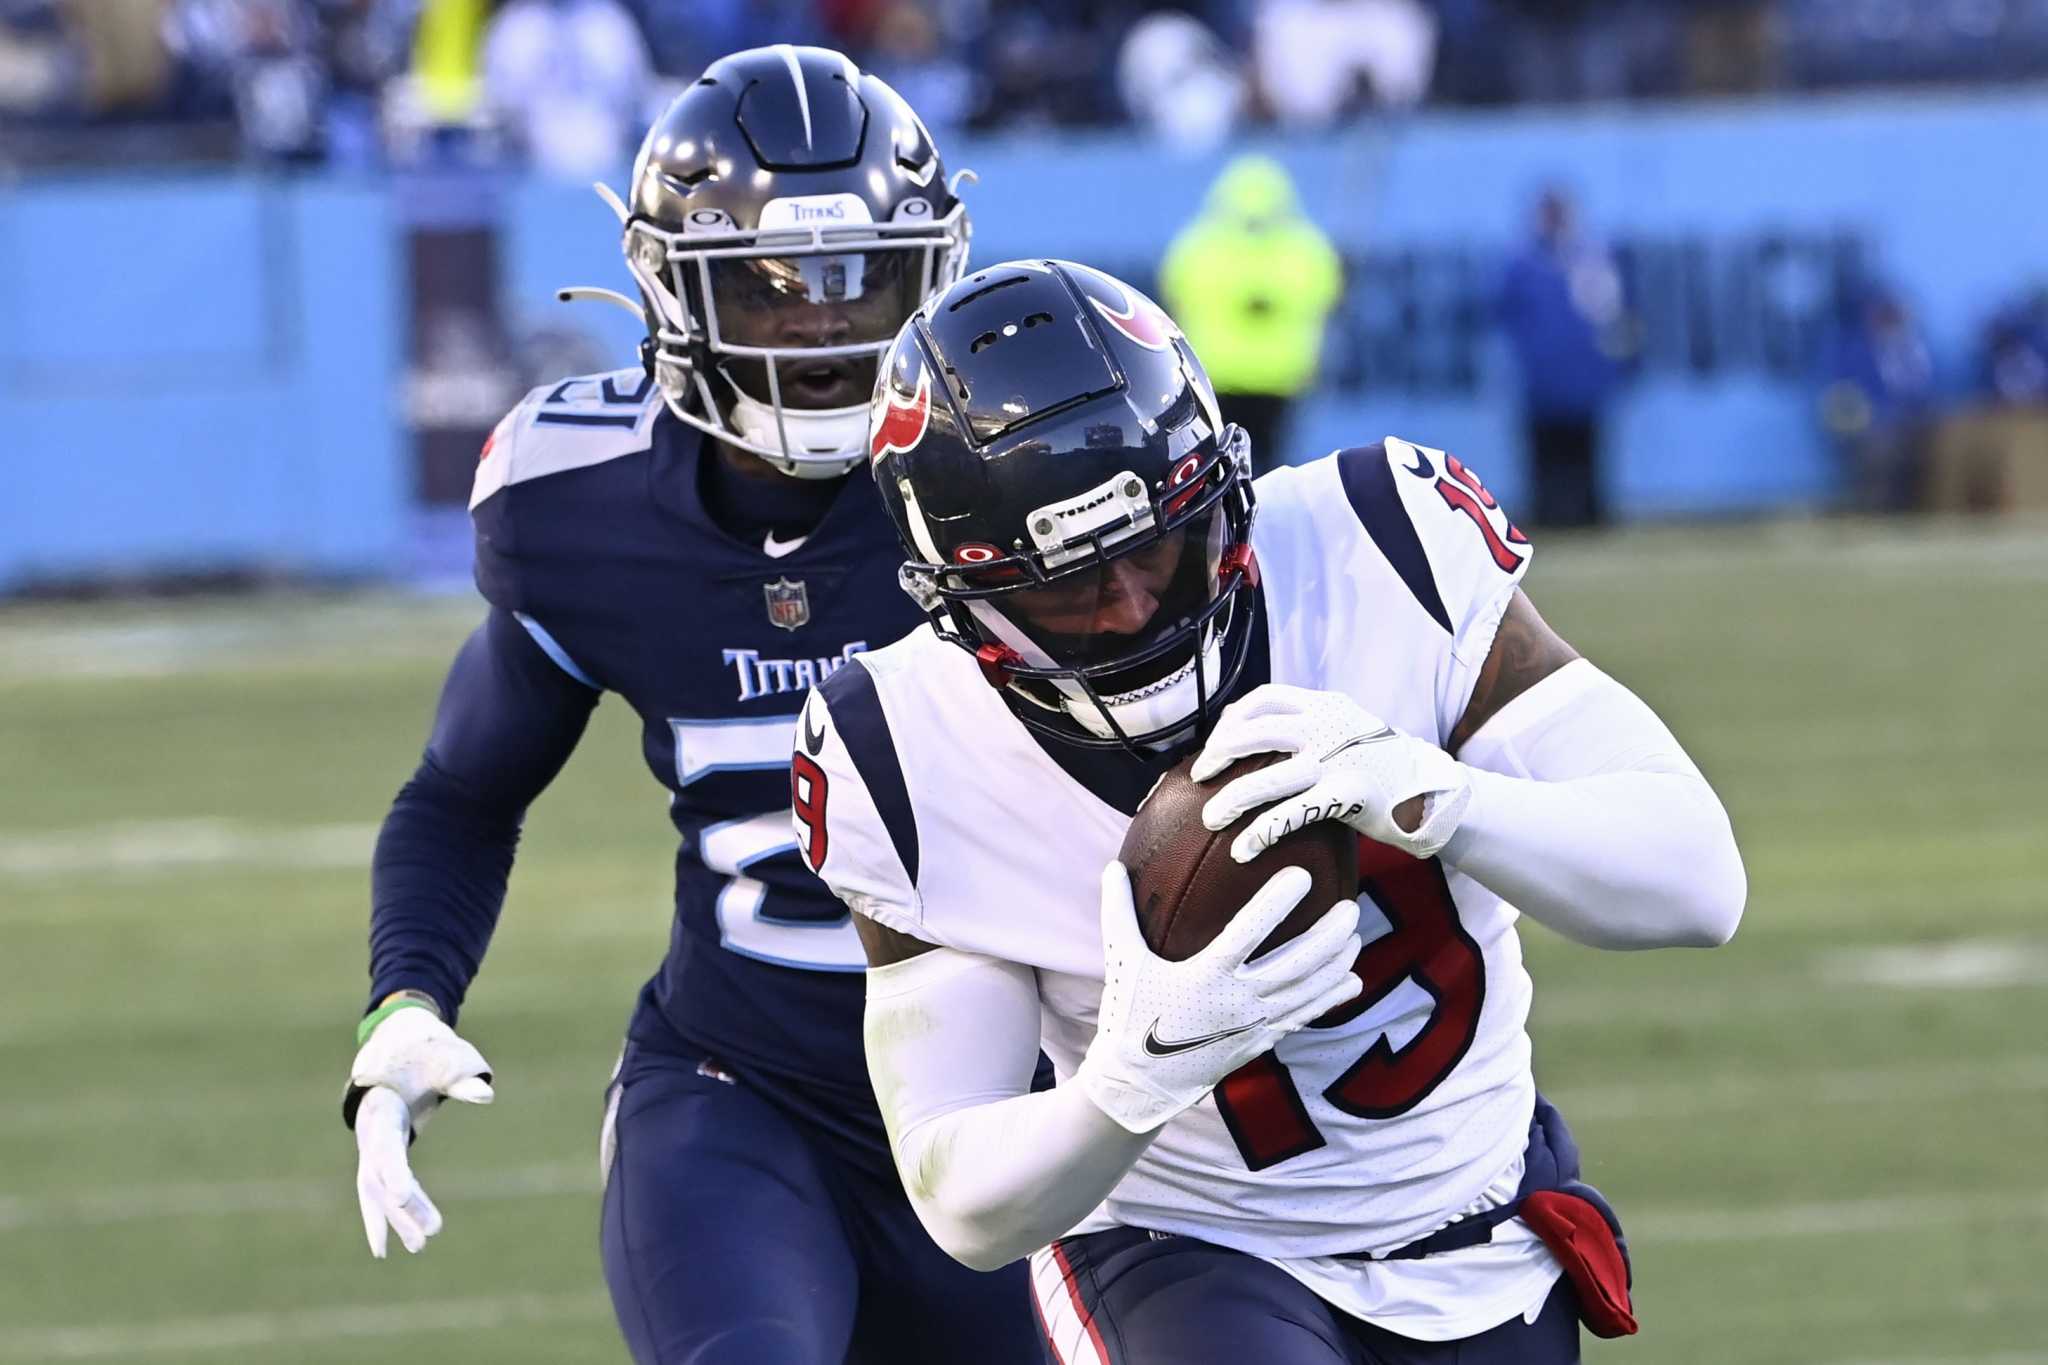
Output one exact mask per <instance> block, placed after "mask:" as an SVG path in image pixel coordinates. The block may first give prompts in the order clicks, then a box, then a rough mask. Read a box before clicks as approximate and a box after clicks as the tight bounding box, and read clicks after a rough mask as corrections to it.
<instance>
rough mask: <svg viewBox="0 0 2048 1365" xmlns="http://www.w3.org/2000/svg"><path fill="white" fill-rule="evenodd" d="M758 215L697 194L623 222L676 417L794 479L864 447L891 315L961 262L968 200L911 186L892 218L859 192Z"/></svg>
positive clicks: (818, 474) (896, 316)
mask: <svg viewBox="0 0 2048 1365" xmlns="http://www.w3.org/2000/svg"><path fill="white" fill-rule="evenodd" d="M761 216H762V219H763V224H762V225H761V226H759V227H755V228H740V227H738V226H736V225H735V224H734V223H733V221H732V219H731V218H730V217H729V216H728V215H726V214H725V213H724V212H723V211H721V210H718V209H710V208H704V209H694V210H691V211H690V213H689V214H688V215H687V216H686V218H685V221H684V223H683V225H682V227H681V229H680V230H677V231H671V230H669V229H667V228H664V227H661V226H658V225H657V224H655V223H653V222H650V221H648V220H647V219H644V218H636V219H634V220H632V221H630V222H628V223H627V225H626V232H625V253H626V264H627V267H628V269H630V270H631V271H632V274H633V278H634V280H635V281H636V282H637V283H638V284H639V286H640V291H641V294H642V296H643V298H644V299H645V301H646V312H647V322H648V329H649V333H650V336H651V339H652V345H653V366H654V378H655V382H656V384H657V385H658V386H659V387H660V389H661V392H662V396H663V397H664V398H665V399H666V400H667V402H668V405H669V408H670V409H671V410H672V411H673V412H674V413H675V415H676V416H677V417H678V418H679V419H680V420H682V421H684V422H687V423H689V424H690V425H691V426H694V427H696V428H698V429H699V430H701V431H703V432H705V433H707V434H708V435H711V436H713V437H716V438H717V439H718V440H720V441H723V442H725V443H726V444H728V445H732V446H736V447H738V448H739V449H741V450H746V451H749V452H751V453H753V454H755V455H759V456H760V457H761V458H762V459H764V460H766V461H768V463H769V464H771V465H773V466H774V467H775V468H776V469H778V470H780V471H781V472H782V473H785V474H789V475H793V476H795V477H798V478H836V477H838V476H839V475H842V474H845V473H846V472H848V471H849V470H851V469H852V468H853V467H854V466H855V465H857V464H859V463H861V461H862V460H863V459H864V458H865V456H866V437H867V418H868V398H869V395H870V393H871V392H872V390H873V387H874V381H875V372H876V367H877V366H878V364H879V363H880V359H881V356H882V355H883V354H884V353H885V352H887V351H888V349H889V346H890V343H891V342H892V341H893V340H894V338H895V335H896V332H897V329H898V328H899V327H901V326H902V324H903V323H904V322H905V321H906V320H907V319H908V318H909V317H910V315H911V314H912V313H913V312H915V311H916V309H917V308H918V306H919V305H920V304H922V303H923V302H924V301H925V300H926V299H927V298H930V297H931V296H932V295H933V294H935V293H937V292H939V291H941V290H944V289H945V288H946V287H947V286H949V285H951V284H952V283H953V282H954V281H955V280H957V279H959V277H960V275H961V274H962V272H963V271H964V270H965V269H966V265H967V226H966V207H965V205H963V204H961V203H960V202H959V201H958V200H957V199H956V200H955V201H954V204H953V208H952V210H951V211H950V212H949V213H947V214H946V215H945V216H944V217H942V218H937V219H934V217H933V209H932V205H931V203H930V201H929V200H926V199H922V198H911V199H906V200H904V201H903V202H902V203H901V204H899V205H898V206H897V209H896V215H895V219H894V220H893V221H891V222H888V223H871V222H868V221H866V219H867V217H868V210H867V206H866V204H865V203H863V202H862V201H861V200H860V198H859V197H858V196H856V195H851V194H831V195H799V196H791V197H788V198H783V199H774V200H770V201H769V203H768V204H767V206H766V207H765V208H764V210H763V212H762V215H761Z"/></svg>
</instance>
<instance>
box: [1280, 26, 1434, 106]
mask: <svg viewBox="0 0 2048 1365" xmlns="http://www.w3.org/2000/svg"><path fill="white" fill-rule="evenodd" d="M1253 34H1254V42H1253V50H1254V60H1255V63H1256V70H1257V73H1258V86H1259V92H1260V95H1261V96H1262V98H1263V99H1264V101H1265V105H1266V107H1267V108H1268V109H1270V110H1271V111H1272V113H1273V116H1274V118H1276V119H1277V120H1278V121H1279V122H1280V123H1281V124H1282V125H1283V126H1286V127H1289V128H1327V127H1329V126H1331V125H1332V124H1335V123H1337V122H1340V121H1341V120H1343V119H1344V118H1345V117H1347V116H1348V115H1350V114H1353V113H1355V112H1357V111H1358V110H1360V109H1364V108H1372V107H1374V106H1376V105H1378V106H1387V107H1391V108H1396V109H1408V108H1413V107H1414V106H1415V105H1418V104H1420V103H1422V100H1423V97H1424V96H1425V95H1427V94H1428V93H1429V79H1430V74H1431V72H1432V71H1433V70H1434V69H1435V66H1436V19H1435V18H1434V17H1433V16H1432V15H1431V14H1430V12H1429V11H1428V10H1427V9H1424V8H1423V6H1422V5H1421V4H1420V3H1419V0H1259V5H1258V8H1257V10H1256V12H1255V18H1254V23H1253Z"/></svg>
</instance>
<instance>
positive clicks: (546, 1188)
mask: <svg viewBox="0 0 2048 1365" xmlns="http://www.w3.org/2000/svg"><path fill="white" fill-rule="evenodd" d="M591 1126H592V1136H591V1150H590V1156H589V1158H588V1159H587V1160H583V1161H556V1162H549V1163H545V1164H542V1165H535V1166H519V1167H513V1168H510V1169H504V1170H496V1171H471V1172H468V1173H467V1174H456V1173H451V1174H450V1175H448V1176H446V1177H442V1178H438V1179H437V1178H434V1177H432V1176H429V1177H427V1178H426V1179H425V1183H426V1185H427V1186H428V1187H429V1188H430V1190H431V1191H432V1193H433V1195H434V1197H435V1199H436V1200H438V1201H440V1202H443V1203H454V1204H460V1203H463V1202H480V1201H487V1200H490V1201H495V1200H506V1199H544V1198H553V1197H555V1196H559V1195H566V1194H595V1193H596V1191H597V1186H598V1181H597V1141H596V1132H595V1129H596V1124H595V1122H594V1121H593V1123H592V1125H591ZM354 1200H355V1183H354V1175H353V1166H352V1165H351V1164H347V1163H343V1162H340V1161H338V1162H337V1164H336V1166H335V1170H334V1177H333V1179H331V1180H325V1179H323V1180H214V1181H190V1182H181V1183H178V1184H170V1185H129V1186H116V1187H114V1188H112V1189H99V1190H93V1191H91V1192H81V1193H77V1194H65V1195H56V1196H53V1197H48V1198H20V1197H12V1196H0V1232H8V1231H12V1230H14V1229H16V1228H28V1227H49V1226H59V1227H99V1226H106V1225H109V1224H114V1223H133V1222H140V1221H144V1220H147V1219H156V1218H170V1219H180V1218H225V1217H237V1216H240V1215H242V1214H250V1213H307V1212H319V1211H323V1210H327V1209H348V1208H353V1207H354Z"/></svg>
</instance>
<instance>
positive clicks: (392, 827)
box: [370, 607, 600, 1023]
mask: <svg viewBox="0 0 2048 1365" xmlns="http://www.w3.org/2000/svg"><path fill="white" fill-rule="evenodd" d="M566 668H567V665H566V664H563V663H557V662H556V661H555V660H554V659H553V658H551V657H550V656H549V655H548V654H547V653H546V652H545V650H544V649H543V648H542V646H541V644H540V643H538V642H537V638H536V637H535V636H533V635H530V634H529V633H528V629H527V627H526V626H524V625H522V624H521V622H520V620H519V618H517V617H516V616H514V615H513V614H512V613H511V612H509V611H506V610H504V609H503V608H497V607H494V608H492V610H491V613H490V615H489V617H488V618H486V619H485V621H484V623H483V624H482V625H481V626H479V627H478V628H477V629H476V631H475V633H474V634H472V635H471V636H470V637H469V639H468V640H467V641H465V642H464V644H463V646H462V649H461V651H460V652H459V653H457V654H456V656H455V663H454V665H453V667H451V668H450V669H449V671H448V680H447V682H446V684H445V685H444V686H443V687H442V689H441V701H440V705H439V707H438V709H437V710H436V711H435V713H434V728H433V733H432V735H431V737H430V738H429V739H428V741H427V749H426V753H425V755H424V757H422V759H421V760H420V766H419V768H418V770H417V771H415V772H414V773H413V776H412V780H411V781H410V782H407V783H406V784H405V786H404V788H403V789H402V790H401V791H400V792H399V793H398V799H397V800H396V801H394V802H392V805H391V812H390V814H389V815H387V816H385V817H384V825H383V828H382V829H381V830H380V831H379V833H378V836H377V849H376V853H375V855H374V856H373V859H372V862H371V871H370V885H371V902H372V904H371V911H370V981H371V986H370V999H371V1003H372V1005H374V1004H375V1002H377V1001H378V1000H381V999H383V998H384V997H385V996H387V995H389V994H390V993H391V992H393V991H396V990H405V989H413V990H420V991H425V992H426V993H427V994H428V995H430V996H432V997H433V998H434V1000H435V1001H436V1003H438V1004H439V1005H440V1007H441V1012H442V1014H443V1016H444V1017H445V1018H447V1019H448V1020H449V1021H450V1022H451V1023H452V1022H453V1021H454V1019H455V1015H456V1012H457V1011H458V1010H459V1009H460V1008H461V1006H462V998H463V995H464V993H465V992H466V991H467V990H468V988H469V983H470V980H471V979H472V978H473V977H474V976H475V975H476V971H477V967H478V965H479V964H480V963H481V962H482V960H483V955H484V949H485V948H486V947H487V946H488V945H489V943H490V940H491V931H492V930H493V929H494V928H495V927H496V926H497V922H498V911H499V909H500V908H501V907H502V906H503V904H504V900H505V883H506V880H507V878H508V877H509V876H510V875H511V871H512V855H513V850H514V848H515V847H516V846H517V844H518V842H519V826H520V823H521V821H522V820H523V819H524V818H525V815H526V808H527V806H528V805H529V804H531V803H532V801H533V799H534V798H535V797H536V796H538V795H540V793H541V791H542V790H543V789H545V788H546V787H547V785H548V783H549V782H551V781H553V780H554V777H555V774H556V773H558V772H560V771H561V768H562V765H563V764H564V763H565V762H567V761H568V758H569V755H570V753H571V752H573V751H574V749H575V748H576V743H577V741H578V740H579V739H581V738H582V735H583V728H584V726H585V725H586V724H587V723H588V721H589V719H590V712H591V710H592V708H593V707H595V706H596V704H597V699H598V696H599V695H600V694H599V693H598V692H597V690H596V689H594V688H592V687H590V686H589V685H587V684H586V683H583V682H579V681H577V680H576V679H575V678H574V677H572V676H570V674H569V673H568V672H567V671H566Z"/></svg>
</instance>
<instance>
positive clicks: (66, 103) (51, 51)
mask: <svg viewBox="0 0 2048 1365" xmlns="http://www.w3.org/2000/svg"><path fill="white" fill-rule="evenodd" d="M84 65H85V63H84V57H83V54H82V53H81V52H80V51H79V49H78V44H77V43H76V42H75V40H74V38H73V36H72V34H71V32H70V30H68V29H67V28H66V27H65V25H64V20H63V16H62V15H61V14H59V13H58V10H57V4H56V0H0V119H7V118H10V117H41V118H46V119H47V118H54V117H57V116H60V115H62V114H67V113H72V112H75V111H77V109H78V108H79V106H80V104H81V103H82V95H81V92H82V90H83V88H84V84H85V73H84Z"/></svg>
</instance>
